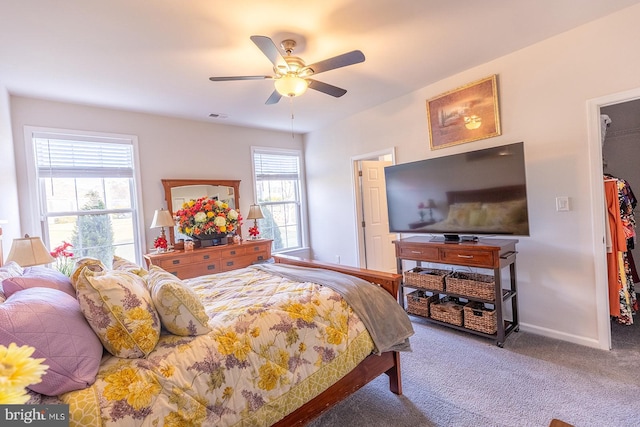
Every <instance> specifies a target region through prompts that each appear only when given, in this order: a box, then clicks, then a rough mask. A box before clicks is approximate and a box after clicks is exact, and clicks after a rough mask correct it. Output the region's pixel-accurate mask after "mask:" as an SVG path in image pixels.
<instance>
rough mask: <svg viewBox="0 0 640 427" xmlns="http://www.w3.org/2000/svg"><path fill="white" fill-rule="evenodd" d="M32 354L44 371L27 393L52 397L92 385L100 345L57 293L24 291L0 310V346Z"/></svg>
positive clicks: (68, 299)
mask: <svg viewBox="0 0 640 427" xmlns="http://www.w3.org/2000/svg"><path fill="white" fill-rule="evenodd" d="M12 342H14V343H16V344H17V345H18V346H22V345H29V346H31V347H34V348H35V352H34V353H33V356H32V357H34V358H36V359H39V358H45V359H46V360H45V361H44V362H43V363H44V364H45V365H48V366H49V368H48V369H47V371H46V373H45V374H44V376H43V377H42V382H40V383H38V384H33V385H31V386H29V388H30V389H31V390H33V391H35V392H38V393H42V394H46V395H48V396H56V395H59V394H62V393H66V392H68V391H71V390H78V389H83V388H86V387H88V386H89V385H91V384H93V382H94V381H95V379H96V374H97V373H98V368H99V366H100V360H101V359H102V352H103V348H102V344H101V343H100V340H99V339H98V337H96V334H95V333H94V332H93V331H92V330H91V327H90V326H89V325H88V324H87V321H86V320H85V318H84V316H83V315H82V312H80V306H79V305H78V301H77V300H76V299H75V298H73V297H72V296H70V295H67V294H66V293H64V292H62V291H59V290H57V289H49V288H29V289H25V290H23V291H20V292H17V293H16V294H14V295H12V296H11V297H9V298H7V301H6V302H5V303H4V304H2V305H0V344H2V345H5V346H8V345H9V344H10V343H12Z"/></svg>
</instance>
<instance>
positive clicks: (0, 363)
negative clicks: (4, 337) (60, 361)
mask: <svg viewBox="0 0 640 427" xmlns="http://www.w3.org/2000/svg"><path fill="white" fill-rule="evenodd" d="M34 351H35V348H33V347H30V346H27V345H23V346H22V347H18V346H17V345H16V343H11V344H9V347H8V348H7V347H5V346H3V345H0V385H6V386H8V387H10V388H12V387H18V388H23V387H27V386H28V385H31V384H37V383H39V382H40V381H42V380H41V377H42V375H43V374H44V373H45V371H46V370H47V368H48V367H49V366H47V365H42V362H44V359H34V358H32V357H31V355H32V354H33V352H34Z"/></svg>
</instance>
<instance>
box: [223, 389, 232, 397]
mask: <svg viewBox="0 0 640 427" xmlns="http://www.w3.org/2000/svg"><path fill="white" fill-rule="evenodd" d="M231 396H233V388H232V387H226V388H225V389H224V392H223V393H222V398H223V399H231Z"/></svg>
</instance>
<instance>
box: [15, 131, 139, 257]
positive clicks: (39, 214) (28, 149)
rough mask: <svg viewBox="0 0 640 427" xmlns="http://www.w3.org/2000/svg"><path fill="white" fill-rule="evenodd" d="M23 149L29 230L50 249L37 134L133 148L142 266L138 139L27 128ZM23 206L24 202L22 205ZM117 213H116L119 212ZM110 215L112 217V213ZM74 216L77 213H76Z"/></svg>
mask: <svg viewBox="0 0 640 427" xmlns="http://www.w3.org/2000/svg"><path fill="white" fill-rule="evenodd" d="M23 131H24V143H25V144H24V145H25V157H26V159H25V160H26V163H27V168H26V169H27V182H28V198H29V202H28V203H27V206H28V210H27V211H28V212H31V214H30V215H29V219H30V221H29V222H30V227H29V228H30V229H32V230H38V231H39V233H40V234H41V236H42V240H43V241H44V243H45V246H47V247H48V248H50V249H52V248H51V242H50V241H49V234H48V232H47V227H46V222H47V217H46V216H45V208H44V206H43V205H42V203H43V195H42V191H43V189H42V188H41V186H40V182H39V180H40V177H39V174H38V168H37V164H36V153H35V141H34V138H35V137H37V134H50V135H53V136H55V135H60V137H61V138H63V139H69V137H74V138H77V139H78V140H80V141H82V140H87V141H91V140H93V141H99V142H108V140H110V139H111V140H118V141H122V142H115V141H114V143H125V144H129V145H131V149H132V154H133V169H134V170H133V176H132V179H133V189H132V191H133V195H132V198H131V202H132V204H133V206H132V208H131V211H132V214H133V220H132V222H133V233H134V235H133V241H134V247H135V256H136V259H135V262H136V263H138V264H139V265H142V262H143V255H144V253H145V242H146V240H145V238H146V237H145V232H144V230H145V228H144V220H143V204H142V189H141V182H142V179H141V175H140V156H139V154H138V137H137V136H135V135H128V134H118V133H107V132H96V131H83V130H74V129H61V128H48V127H40V126H24V129H23ZM21 204H22V201H21ZM116 211H117V210H116ZM108 213H113V212H111V211H110V210H109V212H108ZM74 214H75V213H74Z"/></svg>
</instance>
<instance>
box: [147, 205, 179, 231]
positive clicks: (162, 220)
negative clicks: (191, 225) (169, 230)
mask: <svg viewBox="0 0 640 427" xmlns="http://www.w3.org/2000/svg"><path fill="white" fill-rule="evenodd" d="M174 225H175V222H174V220H173V217H172V216H171V212H169V211H168V210H165V209H156V212H155V213H154V214H153V221H151V227H149V228H160V227H173V226H174Z"/></svg>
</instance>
